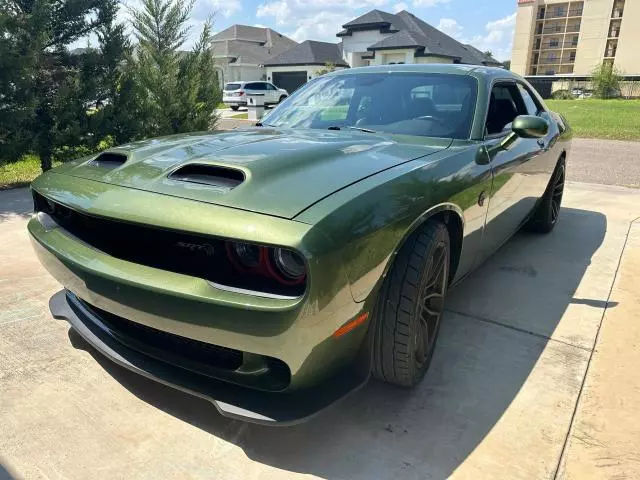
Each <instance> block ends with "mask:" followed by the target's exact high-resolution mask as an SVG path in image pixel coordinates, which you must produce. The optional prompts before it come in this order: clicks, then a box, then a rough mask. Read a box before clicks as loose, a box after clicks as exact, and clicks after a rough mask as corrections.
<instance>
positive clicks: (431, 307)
mask: <svg viewBox="0 0 640 480" xmlns="http://www.w3.org/2000/svg"><path fill="white" fill-rule="evenodd" d="M450 248H451V247H450V242H449V232H448V230H447V227H446V226H445V225H444V224H442V223H441V222H437V221H429V222H427V223H426V224H425V225H424V226H422V227H421V228H420V229H419V230H418V231H416V232H415V233H413V234H412V236H411V237H409V239H408V240H407V242H406V243H405V245H404V246H403V247H402V248H401V249H400V251H399V252H398V255H397V256H396V259H395V261H394V263H393V266H392V267H391V270H390V271H389V274H388V275H387V278H386V279H385V281H384V283H383V286H382V288H381V291H380V293H379V296H378V303H377V306H376V312H375V315H374V322H373V324H372V328H374V329H375V330H374V332H373V333H374V335H373V360H372V365H373V366H372V373H373V375H374V376H375V377H376V378H378V379H380V380H383V381H385V382H388V383H393V384H396V385H400V386H404V387H411V386H414V385H415V384H417V383H418V382H419V381H420V380H421V379H422V377H423V376H424V374H425V373H426V371H427V370H428V368H429V365H430V364H431V358H432V357H433V351H434V349H435V346H436V340H437V338H438V332H439V329H440V319H441V318H442V312H443V310H444V297H445V294H446V292H447V286H448V280H449V259H450Z"/></svg>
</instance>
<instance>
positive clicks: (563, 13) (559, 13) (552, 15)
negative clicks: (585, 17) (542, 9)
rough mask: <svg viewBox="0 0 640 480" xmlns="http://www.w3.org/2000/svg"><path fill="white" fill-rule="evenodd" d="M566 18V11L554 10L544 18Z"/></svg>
mask: <svg viewBox="0 0 640 480" xmlns="http://www.w3.org/2000/svg"><path fill="white" fill-rule="evenodd" d="M566 16H567V10H555V11H552V12H547V15H546V16H545V17H544V18H546V19H550V18H565V17H566Z"/></svg>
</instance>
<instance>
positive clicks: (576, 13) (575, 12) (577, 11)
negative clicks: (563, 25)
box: [569, 8, 582, 17]
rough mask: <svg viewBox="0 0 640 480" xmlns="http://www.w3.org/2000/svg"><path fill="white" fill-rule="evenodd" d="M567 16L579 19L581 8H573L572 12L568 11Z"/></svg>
mask: <svg viewBox="0 0 640 480" xmlns="http://www.w3.org/2000/svg"><path fill="white" fill-rule="evenodd" d="M569 16H570V17H581V16H582V9H581V8H575V9H573V10H569Z"/></svg>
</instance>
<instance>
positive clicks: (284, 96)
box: [278, 95, 287, 103]
mask: <svg viewBox="0 0 640 480" xmlns="http://www.w3.org/2000/svg"><path fill="white" fill-rule="evenodd" d="M286 98H287V96H286V95H282V96H281V97H280V100H278V103H282V102H283V101H284V100H285V99H286Z"/></svg>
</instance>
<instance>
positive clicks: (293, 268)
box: [273, 248, 306, 281]
mask: <svg viewBox="0 0 640 480" xmlns="http://www.w3.org/2000/svg"><path fill="white" fill-rule="evenodd" d="M273 259H274V263H275V266H276V269H277V270H278V272H279V273H281V274H282V275H283V276H284V277H285V278H286V279H287V280H294V281H295V280H300V279H301V278H303V277H304V275H305V273H306V267H305V264H304V259H303V258H302V256H300V255H299V254H298V253H296V252H294V251H293V250H289V249H287V248H276V249H274V251H273Z"/></svg>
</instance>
